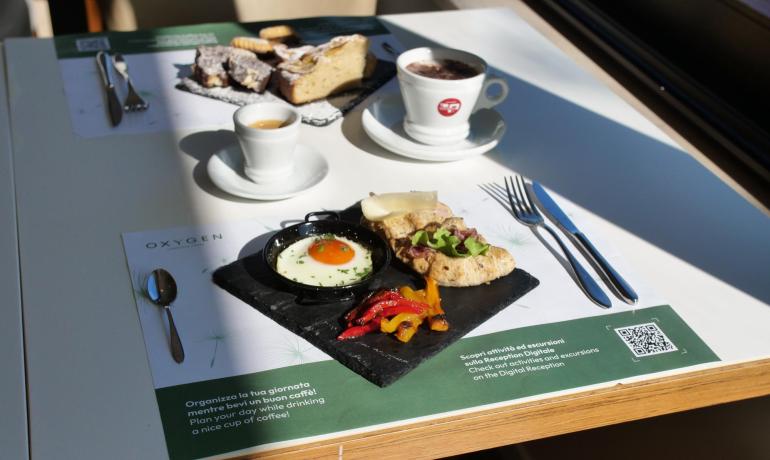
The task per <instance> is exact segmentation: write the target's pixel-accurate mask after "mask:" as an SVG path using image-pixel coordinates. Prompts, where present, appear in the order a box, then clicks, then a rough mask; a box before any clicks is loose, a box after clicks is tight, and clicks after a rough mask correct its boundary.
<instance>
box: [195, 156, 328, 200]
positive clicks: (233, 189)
mask: <svg viewBox="0 0 770 460" xmlns="http://www.w3.org/2000/svg"><path fill="white" fill-rule="evenodd" d="M294 156H295V157H294V161H295V164H296V165H297V167H296V169H295V170H294V172H293V173H292V174H291V176H289V177H287V178H286V179H283V180H280V181H278V182H275V183H272V184H257V183H254V182H252V181H251V180H249V179H248V178H247V177H246V176H245V175H244V174H243V154H242V153H241V147H240V146H239V145H238V144H232V145H229V146H227V147H225V148H223V149H222V150H220V151H218V152H216V153H215V154H214V155H212V156H211V158H209V162H208V164H207V165H206V171H207V172H208V174H209V177H210V178H211V182H213V183H214V185H216V186H217V187H219V188H220V189H222V190H223V191H225V192H227V193H229V194H231V195H235V196H240V197H243V198H248V199H250V200H262V201H273V200H285V199H286V198H291V197H293V196H296V195H299V194H300V193H303V192H307V191H308V190H310V189H311V188H313V187H315V186H316V185H318V184H319V183H320V182H321V181H322V180H323V179H324V177H326V175H327V174H328V173H329V164H328V163H327V162H326V159H325V158H324V157H323V156H322V155H321V154H320V153H319V152H317V151H316V150H314V149H313V148H311V147H308V146H307V145H303V144H297V150H296V151H295V152H294Z"/></svg>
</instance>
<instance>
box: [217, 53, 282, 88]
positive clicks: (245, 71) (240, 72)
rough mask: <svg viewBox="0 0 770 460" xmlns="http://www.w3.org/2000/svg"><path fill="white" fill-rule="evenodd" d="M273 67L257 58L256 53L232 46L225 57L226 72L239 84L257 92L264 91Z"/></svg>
mask: <svg viewBox="0 0 770 460" xmlns="http://www.w3.org/2000/svg"><path fill="white" fill-rule="evenodd" d="M272 72H273V68H272V67H270V66H269V65H268V64H266V63H264V62H262V61H260V60H259V58H258V57H257V55H256V54H254V53H252V52H251V51H247V50H244V49H239V48H232V49H231V50H230V54H229V57H228V58H227V74H228V75H229V76H230V77H231V78H232V80H233V81H235V82H237V83H238V84H239V85H241V86H243V87H245V88H248V89H250V90H252V91H256V92H257V93H261V92H263V91H265V88H266V87H267V82H268V81H269V80H270V75H271V74H272Z"/></svg>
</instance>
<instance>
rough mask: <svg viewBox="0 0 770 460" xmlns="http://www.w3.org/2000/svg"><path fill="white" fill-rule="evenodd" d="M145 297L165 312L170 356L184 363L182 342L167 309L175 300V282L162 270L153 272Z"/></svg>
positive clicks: (169, 310) (148, 280)
mask: <svg viewBox="0 0 770 460" xmlns="http://www.w3.org/2000/svg"><path fill="white" fill-rule="evenodd" d="M147 295H149V296H150V300H152V301H153V303H155V304H157V305H160V306H161V307H163V309H164V310H166V316H167V317H168V326H169V330H170V331H171V356H173V357H174V361H176V362H178V363H181V362H182V361H184V348H182V340H180V339H179V333H178V332H177V330H176V326H175V325H174V317H173V316H171V308H169V307H170V306H171V303H172V302H173V301H174V300H175V299H176V281H174V277H172V276H171V273H169V272H167V271H166V270H163V269H162V268H158V269H156V270H153V272H152V274H151V275H150V277H149V278H148V279H147Z"/></svg>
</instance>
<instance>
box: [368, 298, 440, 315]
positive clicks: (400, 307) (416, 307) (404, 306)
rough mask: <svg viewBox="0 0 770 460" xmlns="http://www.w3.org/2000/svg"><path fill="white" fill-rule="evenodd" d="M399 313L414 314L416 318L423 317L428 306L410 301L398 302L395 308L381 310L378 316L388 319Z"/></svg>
mask: <svg viewBox="0 0 770 460" xmlns="http://www.w3.org/2000/svg"><path fill="white" fill-rule="evenodd" d="M399 313H414V314H415V315H418V316H425V315H426V314H427V313H428V305H426V304H421V303H418V302H412V301H410V300H406V299H404V300H399V301H398V303H397V304H396V306H395V307H386V308H383V309H382V312H380V315H379V316H383V317H385V318H390V317H391V316H396V315H398V314H399Z"/></svg>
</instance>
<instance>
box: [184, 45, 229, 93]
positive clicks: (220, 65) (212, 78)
mask: <svg viewBox="0 0 770 460" xmlns="http://www.w3.org/2000/svg"><path fill="white" fill-rule="evenodd" d="M232 49H233V48H231V47H229V46H222V45H216V46H199V47H198V48H196V50H195V64H193V66H192V70H193V76H194V78H195V80H197V81H198V82H199V83H200V84H201V85H202V86H204V87H206V88H213V87H217V86H228V85H229V84H230V82H229V78H228V76H227V70H226V69H225V64H226V63H227V58H228V56H229V55H230V51H231V50H232Z"/></svg>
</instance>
